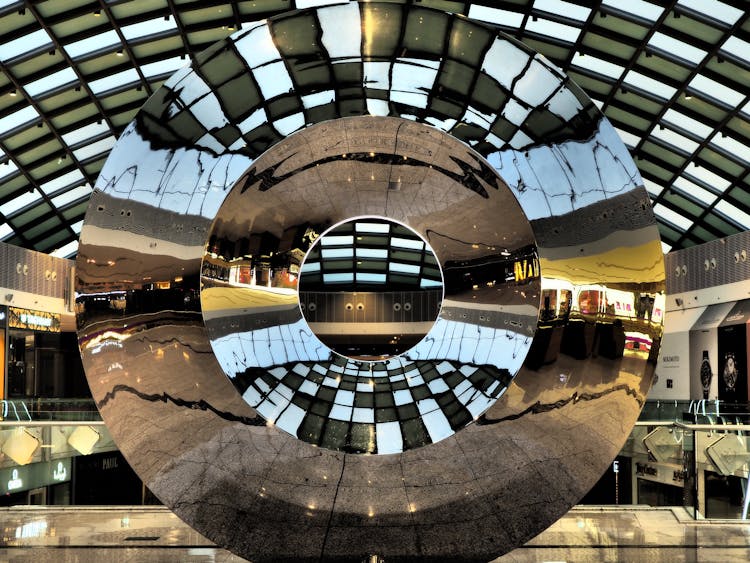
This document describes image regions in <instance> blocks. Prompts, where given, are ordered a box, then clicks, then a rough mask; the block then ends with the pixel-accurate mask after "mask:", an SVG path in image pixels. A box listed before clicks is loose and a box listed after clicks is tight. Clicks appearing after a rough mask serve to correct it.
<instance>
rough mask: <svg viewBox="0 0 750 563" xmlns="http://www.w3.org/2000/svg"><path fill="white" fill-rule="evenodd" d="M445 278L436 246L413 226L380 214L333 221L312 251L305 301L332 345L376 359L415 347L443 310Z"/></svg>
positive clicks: (305, 270)
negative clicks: (337, 223)
mask: <svg viewBox="0 0 750 563" xmlns="http://www.w3.org/2000/svg"><path fill="white" fill-rule="evenodd" d="M442 297H443V283H442V276H441V275H440V267H439V265H438V262H437V258H436V257H435V254H434V253H433V252H432V249H431V248H430V247H429V245H427V243H425V241H424V240H423V239H422V237H420V236H419V235H418V234H417V233H415V232H414V231H413V230H411V229H410V228H408V227H406V226H404V225H401V224H399V223H396V222H394V221H389V220H388V219H382V218H376V217H363V218H361V219H357V220H352V221H346V222H344V223H342V224H340V225H337V226H335V227H334V228H332V229H331V230H329V231H328V232H326V233H325V234H323V236H321V237H320V238H319V239H318V240H317V241H316V243H315V245H314V246H313V247H312V248H311V249H310V251H309V252H308V255H307V257H306V258H305V263H304V265H303V267H302V272H301V275H300V281H299V298H300V308H301V309H302V314H303V315H304V317H305V319H306V320H307V323H308V324H309V325H310V329H311V330H312V331H313V332H314V333H315V335H316V336H317V337H318V338H320V340H321V342H323V343H324V344H325V345H326V346H328V347H330V348H331V349H333V350H334V351H335V352H338V353H339V354H342V355H344V356H348V357H350V358H353V359H361V360H378V359H386V358H388V357H391V356H395V355H398V354H400V353H402V352H405V351H406V350H408V349H409V348H411V347H413V346H414V345H415V344H417V343H418V342H419V341H420V340H422V339H423V338H424V337H425V335H426V334H427V333H428V332H429V331H430V329H431V328H432V325H433V324H434V322H435V319H436V318H437V316H438V313H439V311H440V303H441V301H442Z"/></svg>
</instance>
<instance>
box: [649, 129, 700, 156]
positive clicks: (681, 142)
mask: <svg viewBox="0 0 750 563" xmlns="http://www.w3.org/2000/svg"><path fill="white" fill-rule="evenodd" d="M651 136H652V137H656V138H657V139H661V140H662V141H665V142H667V143H669V144H670V145H672V146H673V147H676V148H678V149H680V150H682V151H685V152H688V153H693V152H695V150H696V149H697V148H698V143H696V142H695V141H692V140H690V139H688V138H687V137H684V136H682V135H680V134H679V133H676V132H675V131H672V130H671V129H669V128H667V127H665V128H664V129H662V128H661V127H655V128H654V130H653V131H652V132H651Z"/></svg>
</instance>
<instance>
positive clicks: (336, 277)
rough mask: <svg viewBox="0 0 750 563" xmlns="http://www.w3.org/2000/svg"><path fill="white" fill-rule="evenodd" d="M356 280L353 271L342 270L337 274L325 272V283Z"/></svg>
mask: <svg viewBox="0 0 750 563" xmlns="http://www.w3.org/2000/svg"><path fill="white" fill-rule="evenodd" d="M353 281H354V274H353V273H352V272H341V273H336V274H323V283H347V282H353Z"/></svg>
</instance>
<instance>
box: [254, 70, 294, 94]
mask: <svg viewBox="0 0 750 563" xmlns="http://www.w3.org/2000/svg"><path fill="white" fill-rule="evenodd" d="M253 74H254V75H255V80H256V81H257V82H258V86H260V91H261V93H262V94H263V96H264V97H265V98H266V99H270V98H273V97H275V96H278V95H280V94H285V93H287V92H289V91H290V90H293V89H294V84H292V79H291V78H289V73H288V72H287V70H286V66H285V65H284V63H283V62H277V63H271V64H268V65H265V66H262V67H259V68H256V69H254V70H253Z"/></svg>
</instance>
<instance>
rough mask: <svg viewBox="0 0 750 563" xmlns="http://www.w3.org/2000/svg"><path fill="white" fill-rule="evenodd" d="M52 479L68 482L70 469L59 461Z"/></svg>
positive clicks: (53, 471)
mask: <svg viewBox="0 0 750 563" xmlns="http://www.w3.org/2000/svg"><path fill="white" fill-rule="evenodd" d="M52 479H54V480H55V481H67V479H68V469H67V468H66V467H65V465H63V462H62V461H58V462H57V467H55V469H53V470H52Z"/></svg>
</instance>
